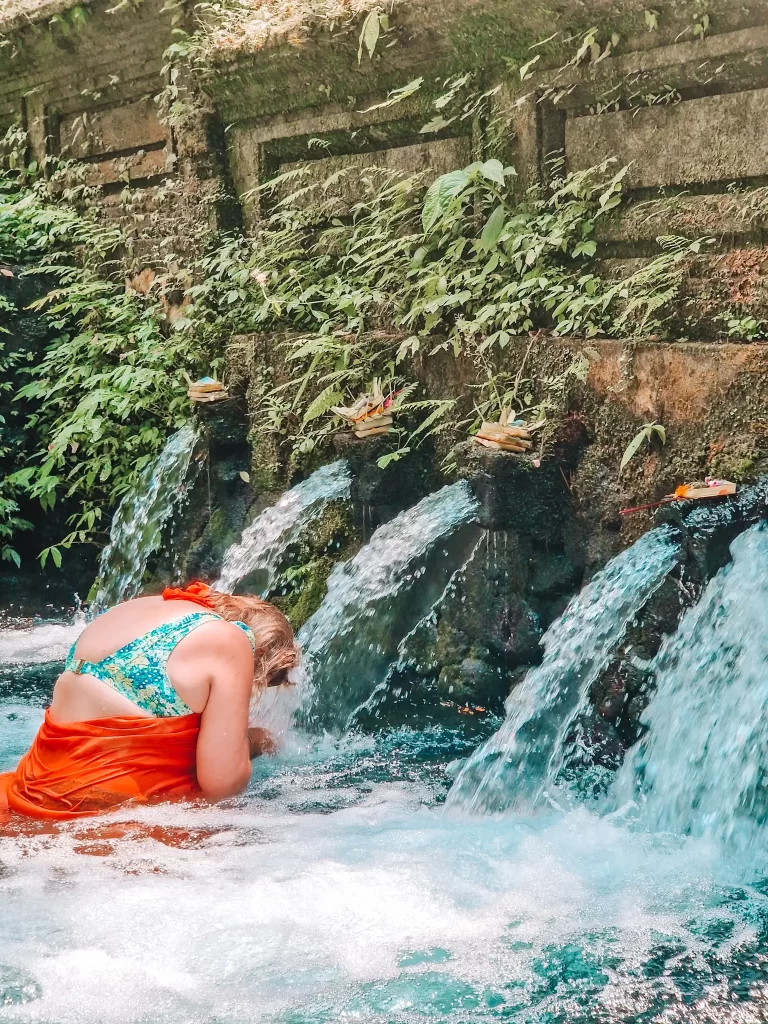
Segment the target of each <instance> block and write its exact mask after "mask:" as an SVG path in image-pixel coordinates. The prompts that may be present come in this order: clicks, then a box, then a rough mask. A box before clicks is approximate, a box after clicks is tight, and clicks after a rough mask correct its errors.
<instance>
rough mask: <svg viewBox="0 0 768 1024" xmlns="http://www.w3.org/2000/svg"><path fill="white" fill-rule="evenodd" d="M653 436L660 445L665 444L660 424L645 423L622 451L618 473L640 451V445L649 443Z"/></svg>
mask: <svg viewBox="0 0 768 1024" xmlns="http://www.w3.org/2000/svg"><path fill="white" fill-rule="evenodd" d="M654 436H655V437H658V438H659V439H660V440H661V443H662V444H666V443H667V431H666V428H665V427H663V426H662V424H661V423H646V424H645V425H644V426H642V427H641V428H640V430H638V432H637V433H636V434H635V436H634V437H633V438H632V440H631V441H630V442H629V444H628V445H627V447H626V449H625V450H624V454H623V455H622V457H621V465H620V466H619V473H621V472H622V471H623V470H624V469H625V467H626V466H627V465H629V463H630V462H631V461H632V459H633V458H634V457H635V455H637V453H638V452H639V451H640V448H641V447H642V445H643V444H644V443H645V442H648V443H650V442H651V441H652V440H653V438H654Z"/></svg>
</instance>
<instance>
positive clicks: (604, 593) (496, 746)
mask: <svg viewBox="0 0 768 1024" xmlns="http://www.w3.org/2000/svg"><path fill="white" fill-rule="evenodd" d="M674 536H675V533H674V531H673V530H672V529H671V527H668V526H662V527H659V528H657V529H655V530H652V531H651V532H650V533H647V534H646V535H645V536H644V537H641V538H640V540H639V541H638V542H637V543H636V544H634V545H633V546H632V547H631V548H629V549H628V550H626V551H623V552H622V553H621V554H620V555H618V556H617V557H616V558H614V559H613V560H612V561H611V562H609V563H608V565H607V566H606V567H605V568H604V569H603V570H602V571H601V572H599V573H597V575H596V576H595V577H594V579H593V580H592V581H591V582H590V583H589V584H588V586H586V587H585V588H584V589H583V590H582V591H581V593H579V594H578V595H577V596H576V597H575V598H574V599H573V600H572V601H571V602H570V604H569V605H568V607H567V608H566V610H565V611H564V612H563V614H562V616H561V617H560V618H559V619H558V620H557V621H556V622H555V623H553V625H552V626H550V628H549V630H548V631H547V633H546V635H545V636H544V638H543V640H542V644H543V646H544V658H543V660H542V663H541V665H539V666H537V667H536V668H534V669H531V671H530V672H528V674H527V675H526V677H525V679H524V680H523V682H522V683H521V684H520V685H519V686H518V687H517V688H516V689H515V690H513V691H512V693H511V694H510V696H509V697H508V698H507V705H506V707H507V717H506V720H505V721H504V724H503V725H502V726H501V728H500V729H499V730H498V732H497V733H495V734H494V735H493V736H492V737H491V738H490V739H489V740H488V741H487V742H486V743H484V744H483V745H482V746H481V747H479V748H478V750H476V751H475V752H474V753H473V754H472V756H471V757H470V758H469V760H468V761H467V763H466V765H465V766H464V767H463V768H462V770H461V772H460V774H459V775H458V777H457V779H456V781H455V783H454V785H453V788H452V789H451V792H450V794H449V796H448V804H449V805H452V806H454V807H461V808H462V809H465V810H471V811H473V812H480V813H483V812H485V813H488V812H498V811H503V810H510V809H516V810H522V809H528V808H531V807H533V806H536V805H537V804H538V803H540V801H541V800H542V799H543V798H544V797H545V794H546V793H547V791H548V789H549V788H550V787H551V786H552V784H553V783H554V781H555V780H556V778H557V775H558V773H559V771H560V768H561V766H562V761H563V756H564V744H565V740H566V737H567V736H568V733H569V731H570V727H571V724H572V723H573V722H574V721H575V719H576V718H578V716H579V715H580V714H581V713H582V712H583V711H584V709H585V708H586V705H587V702H588V699H589V692H590V688H591V686H592V684H593V683H594V681H595V680H596V679H597V677H598V675H599V674H600V672H601V671H602V670H603V669H604V668H605V666H606V665H607V663H608V661H609V659H610V657H611V654H612V652H613V651H614V650H615V649H616V647H617V646H618V644H619V643H620V641H621V639H622V637H623V636H624V633H625V631H626V629H627V627H628V625H629V624H630V623H631V622H632V620H633V619H634V617H635V616H636V615H637V614H638V612H640V610H641V609H642V608H643V606H644V605H645V604H646V602H647V601H648V600H649V598H650V597H651V596H652V595H653V593H654V592H655V591H656V590H657V589H658V587H660V586H661V584H662V583H663V582H664V580H665V579H666V577H667V575H668V574H669V572H670V571H671V569H672V567H673V566H674V565H675V563H676V561H677V558H678V547H677V545H676V543H675V542H674V539H673V538H674Z"/></svg>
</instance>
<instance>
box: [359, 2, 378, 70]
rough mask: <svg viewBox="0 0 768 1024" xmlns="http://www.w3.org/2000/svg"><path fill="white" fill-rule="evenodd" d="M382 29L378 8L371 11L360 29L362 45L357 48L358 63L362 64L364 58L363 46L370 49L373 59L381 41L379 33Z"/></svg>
mask: <svg viewBox="0 0 768 1024" xmlns="http://www.w3.org/2000/svg"><path fill="white" fill-rule="evenodd" d="M380 31H381V21H380V16H379V12H378V10H375V11H371V12H370V13H369V14H368V16H367V17H366V19H365V21H364V22H363V27H362V29H361V31H360V45H359V46H358V48H357V63H358V64H360V63H361V62H362V59H363V47H365V49H366V50H367V51H368V57H369V59H371V60H372V59H373V55H374V53H375V52H376V44H377V43H378V41H379V33H380Z"/></svg>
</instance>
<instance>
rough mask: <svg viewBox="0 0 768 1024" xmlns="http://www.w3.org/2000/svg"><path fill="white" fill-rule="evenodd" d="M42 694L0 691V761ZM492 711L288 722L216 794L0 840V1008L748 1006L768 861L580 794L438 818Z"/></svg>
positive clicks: (292, 1012) (138, 1018)
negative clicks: (582, 799)
mask: <svg viewBox="0 0 768 1024" xmlns="http://www.w3.org/2000/svg"><path fill="white" fill-rule="evenodd" d="M21 674H23V673H21V672H20V675H21ZM40 703H41V698H40V696H35V695H32V696H28V697H27V698H26V699H25V700H18V699H17V700H16V701H15V702H14V701H13V700H12V699H11V698H10V697H9V696H8V695H7V694H6V695H5V696H4V697H3V699H2V704H0V750H1V751H2V761H3V762H4V764H5V765H6V766H8V765H9V764H10V763H12V762H13V761H14V759H15V757H16V756H17V754H18V753H19V752H20V751H21V750H22V749H23V748H24V747H25V746H26V744H27V742H28V740H29V738H30V737H31V735H32V733H33V732H34V729H35V728H36V724H37V722H38V721H39V719H40V715H41V711H40V707H39V704H40ZM498 724H499V723H498V722H493V721H486V722H483V723H480V724H478V723H476V722H470V723H469V724H468V725H466V726H463V727H462V726H461V724H460V723H452V722H448V723H447V724H442V725H439V726H438V725H435V726H431V727H428V728H425V729H422V730H420V731H414V730H408V729H400V730H390V731H389V732H386V733H384V734H382V735H380V736H378V737H375V738H373V737H365V736H359V737H356V738H354V737H348V738H346V739H344V740H342V741H330V740H325V741H322V740H317V739H314V740H311V739H309V738H304V739H302V737H301V736H298V735H295V734H294V735H293V736H292V737H291V739H290V741H289V746H288V748H287V749H286V750H285V751H284V753H283V754H282V755H281V756H280V757H279V758H277V759H276V760H272V761H264V762H262V763H261V764H258V765H257V767H256V770H255V772H254V778H253V781H252V784H251V786H250V788H249V790H248V793H247V795H246V796H245V797H243V798H241V799H239V800H237V801H234V802H233V803H232V804H231V806H227V807H217V808H206V809H200V808H190V807H187V808H183V807H176V808H153V809H145V810H143V811H141V812H139V813H137V812H135V811H134V812H132V813H131V814H130V815H129V816H128V815H126V816H124V817H125V818H126V819H128V818H129V819H130V821H129V822H128V821H124V822H123V823H122V824H121V817H120V815H116V816H113V817H112V818H110V819H108V821H106V822H105V821H101V822H99V823H98V824H85V825H83V824H72V825H67V826H65V827H63V828H61V829H60V830H59V831H58V833H57V834H55V835H27V836H26V837H23V836H12V835H4V836H3V835H0V908H1V909H2V913H1V914H0V1021H2V1022H6V1021H13V1022H16V1021H39V1022H46V1024H47V1022H50V1024H65V1022H79V1024H83V1022H87V1024H91V1022H94V1024H95V1022H97V1021H98V1022H102V1021H106V1022H115V1024H117V1022H142V1024H145V1022H146V1024H149V1022H153V1024H154V1022H160V1021H173V1022H176V1021H178V1022H182V1021H184V1022H187V1021H188V1022H201V1024H203V1022H206V1024H214V1022H216V1024H225V1022H232V1024H235V1022H237V1024H241V1022H242V1024H245V1022H253V1021H258V1022H260V1024H261V1022H265V1024H336V1022H342V1021H350V1022H365V1024H400V1022H403V1024H410V1022H423V1021H434V1022H445V1024H462V1022H467V1024H469V1022H474V1021H489V1022H490V1021H504V1020H505V1021H514V1022H530V1024H555V1022H562V1024H566V1022H568V1024H576V1022H579V1024H587V1022H589V1024H593V1022H605V1024H608V1022H651V1021H658V1022H668V1021H676V1022H686V1024H687V1022H710V1021H711V1022H715V1021H717V1022H720V1021H729V1022H734V1024H735V1022H739V1024H747V1022H753V1021H754V1022H757V1021H763V1020H765V1016H764V1010H763V1008H762V1007H763V1006H764V1005H765V1004H764V999H765V993H766V983H768V896H767V895H766V894H767V893H768V881H766V880H765V879H768V872H766V874H765V875H763V874H761V872H760V870H759V869H758V870H754V869H753V870H752V872H751V873H750V874H746V873H745V871H744V869H743V867H741V866H740V864H739V862H738V860H730V859H729V858H728V857H727V856H726V855H725V854H723V852H722V851H720V850H719V849H718V848H717V847H716V846H715V845H714V844H712V843H711V842H709V841H707V840H704V839H692V838H684V837H674V836H672V835H670V834H666V835H665V834H652V833H647V832H642V831H639V830H637V829H636V828H633V827H628V826H627V825H626V824H625V823H624V822H623V821H622V820H620V819H617V818H615V817H614V818H609V817H605V816H601V815H600V814H598V813H597V811H596V809H594V808H590V807H586V806H585V807H581V808H579V809H576V810H572V811H570V812H568V813H563V814H558V813H553V812H549V813H544V814H539V815H536V816H524V815H519V814H510V815H508V816H506V817H504V818H494V817H477V816H475V817H471V818H470V817H465V816H463V815H462V814H460V813H457V812H446V811H445V810H444V808H443V806H442V803H443V800H444V797H445V794H446V792H447V790H448V787H449V785H450V783H451V778H452V775H453V774H454V773H455V771H456V763H455V759H456V758H460V757H465V756H466V755H467V754H468V753H469V752H470V751H471V750H472V749H473V748H474V747H475V746H476V745H477V743H478V742H479V741H480V739H481V738H482V737H483V735H487V734H488V732H490V731H491V730H493V728H494V727H495V726H497V725H498ZM470 728H471V729H474V732H467V731H465V730H466V729H470Z"/></svg>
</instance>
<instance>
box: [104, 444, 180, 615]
mask: <svg viewBox="0 0 768 1024" xmlns="http://www.w3.org/2000/svg"><path fill="white" fill-rule="evenodd" d="M198 436H199V434H198V428H197V427H196V426H194V425H192V424H187V425H186V426H184V427H182V428H181V430H179V431H177V433H175V434H174V435H173V436H172V437H171V438H170V439H169V440H168V443H167V444H166V446H165V448H163V450H162V452H161V453H160V455H159V456H158V458H157V459H156V461H155V462H154V463H153V464H152V465H151V466H150V467H149V468H148V470H147V471H146V473H145V474H144V477H143V478H142V480H141V481H140V482H139V484H138V485H137V487H136V489H135V491H133V492H132V493H130V494H127V495H126V496H125V497H124V498H123V500H122V501H121V502H120V504H119V505H118V507H117V511H116V512H115V515H114V518H113V520H112V528H111V530H110V532H109V544H107V546H106V547H105V548H104V550H103V552H102V554H101V560H100V562H99V575H98V577H97V580H96V585H97V592H96V596H95V598H94V599H93V601H92V603H91V607H90V614H91V615H98V614H99V613H100V612H103V611H105V610H106V609H107V608H111V607H112V606H113V605H116V604H119V602H120V601H127V600H129V599H130V598H132V597H135V595H136V594H137V593H138V592H139V590H140V588H141V584H142V580H143V578H144V571H145V569H146V567H147V562H148V561H149V557H150V555H152V554H153V553H154V552H155V551H156V550H157V548H158V547H159V546H160V541H161V538H162V531H163V527H164V526H165V523H166V522H167V521H168V518H169V517H170V515H171V513H172V512H173V510H174V509H175V508H176V507H177V506H178V505H179V503H180V502H181V500H182V498H183V497H184V494H185V493H186V486H185V485H186V483H187V478H188V475H189V469H190V461H191V458H192V452H193V451H194V449H195V445H196V444H197V440H198Z"/></svg>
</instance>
